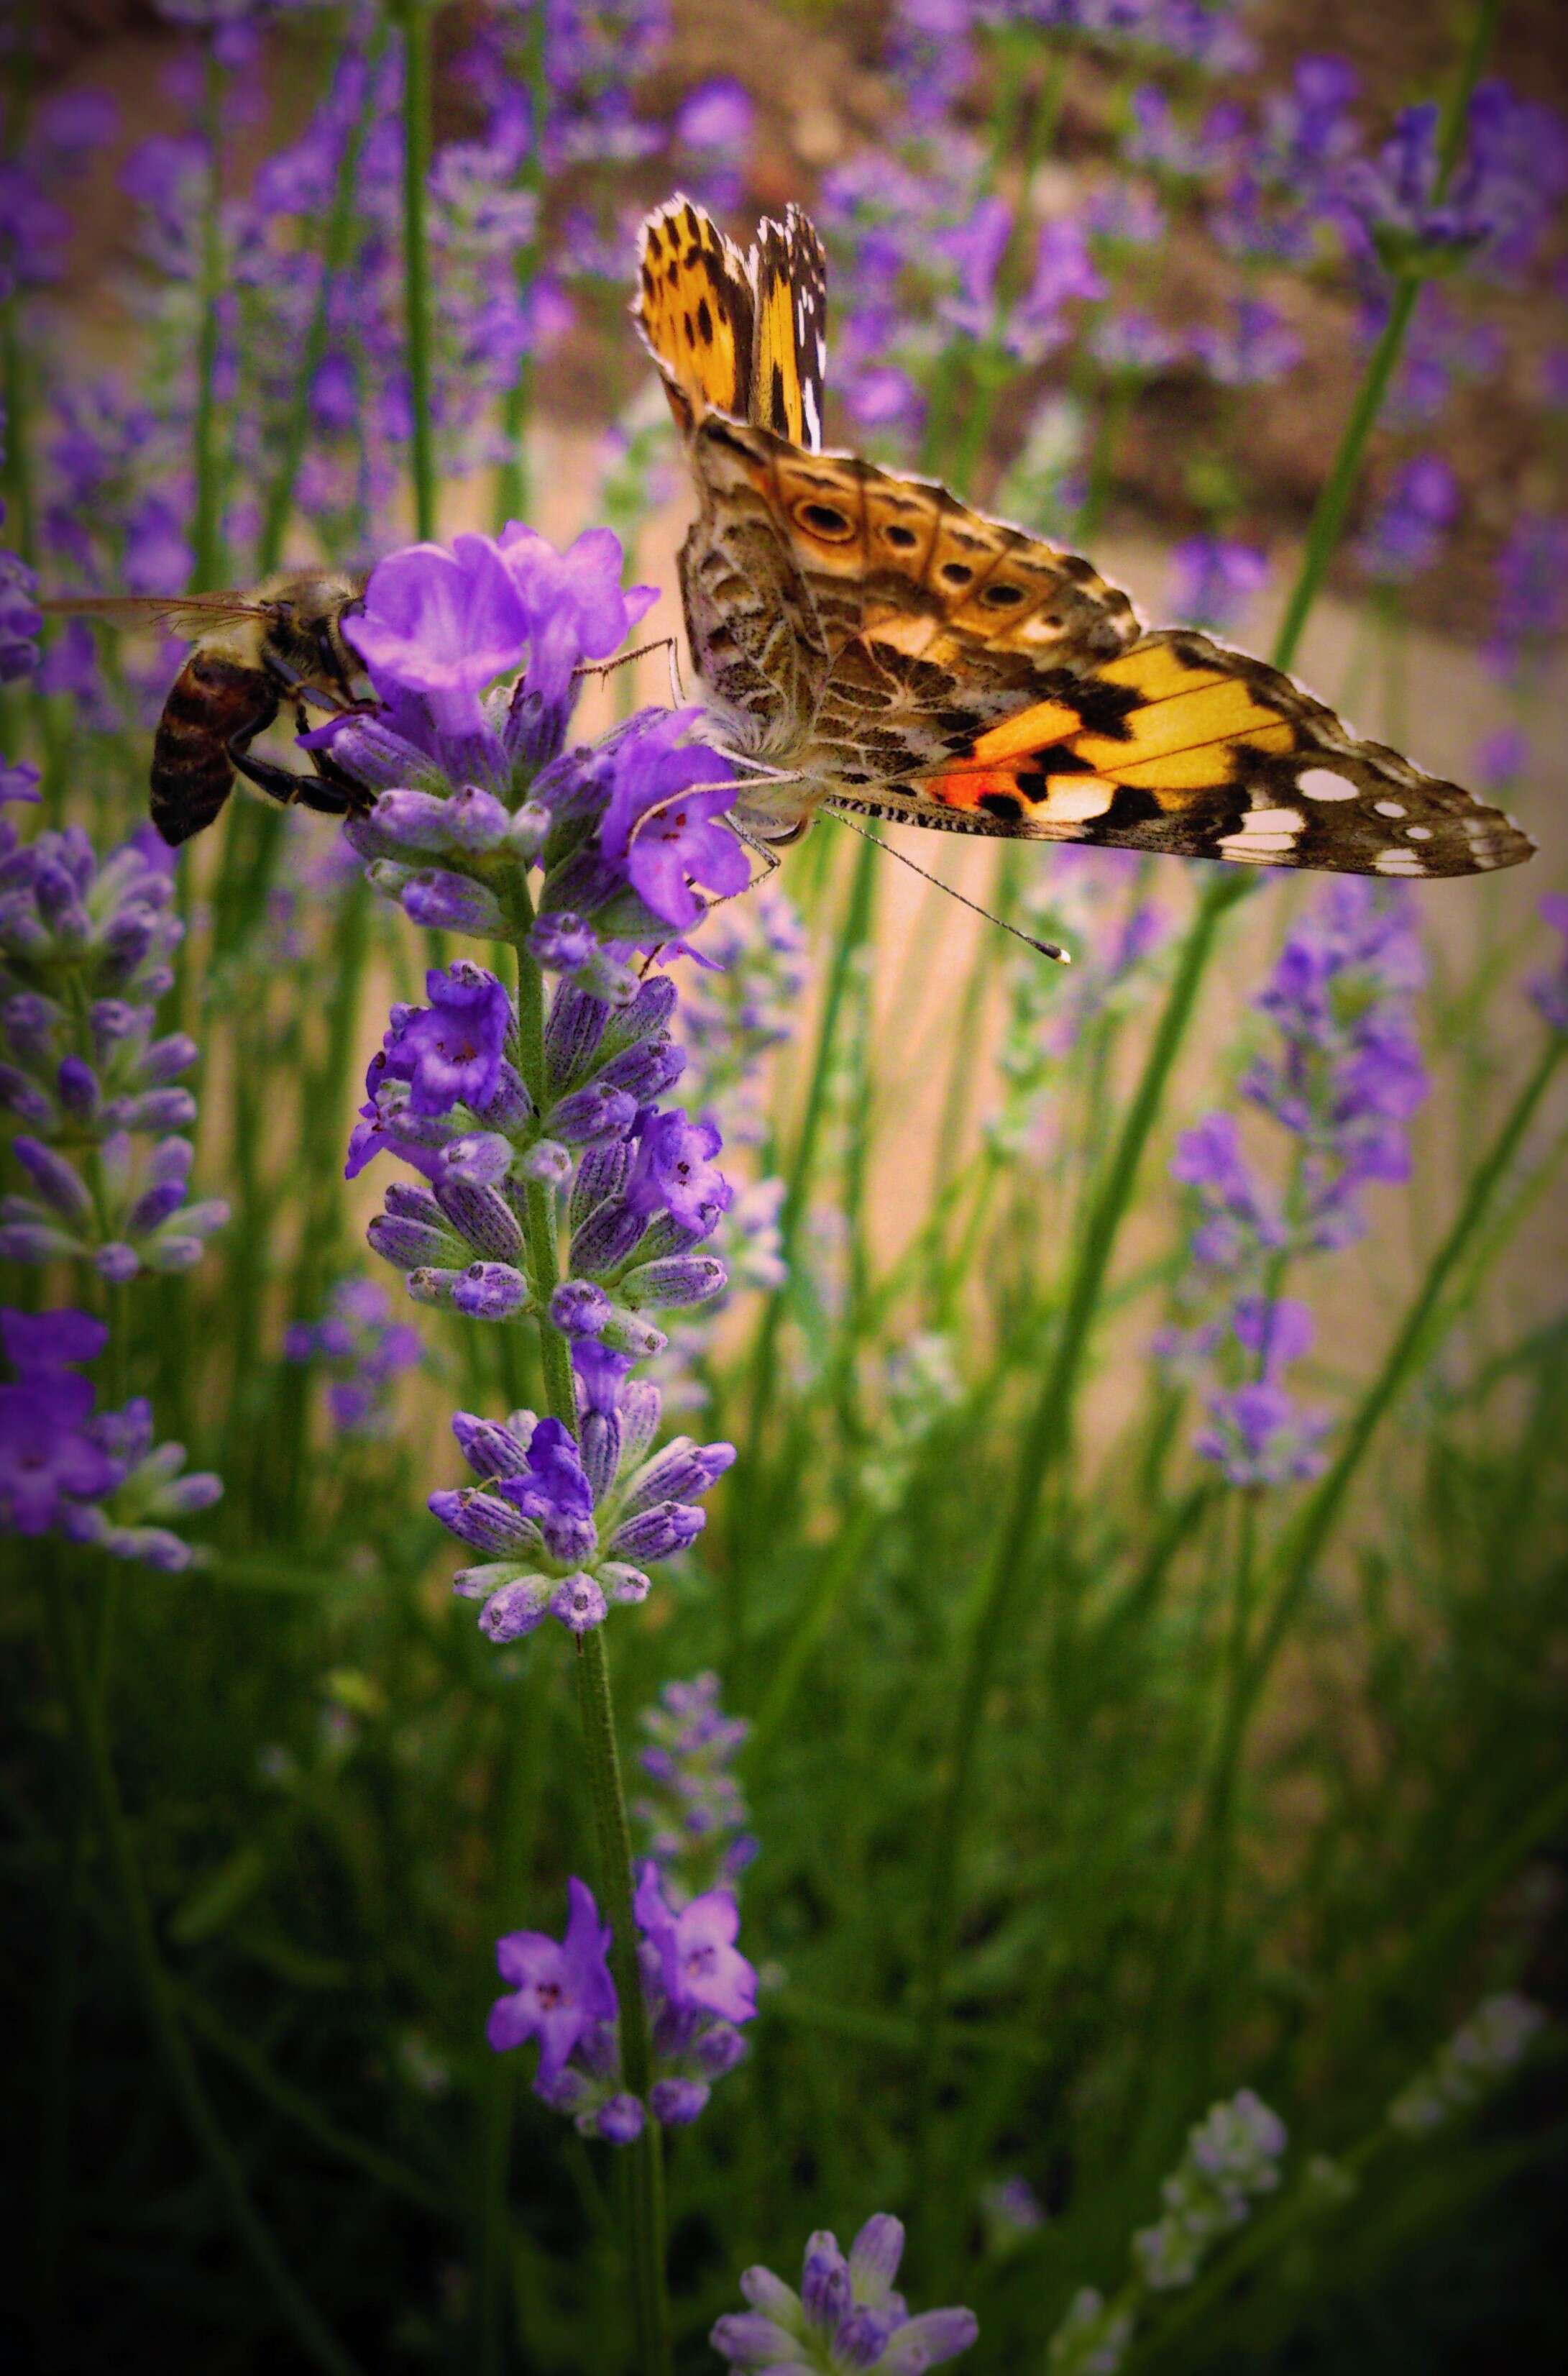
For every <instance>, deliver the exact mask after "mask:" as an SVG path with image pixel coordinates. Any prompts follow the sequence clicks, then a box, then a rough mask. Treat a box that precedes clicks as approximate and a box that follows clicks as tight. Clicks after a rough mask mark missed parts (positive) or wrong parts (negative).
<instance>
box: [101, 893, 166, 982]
mask: <svg viewBox="0 0 1568 2376" xmlns="http://www.w3.org/2000/svg"><path fill="white" fill-rule="evenodd" d="M157 933H158V926H157V923H156V921H154V919H153V918H152V917H151V916H149V915H148V914H147V913H146V912H145V911H144V910H141V909H135V908H127V909H125V910H123V912H122V913H121V914H120V915H118V916H116V917H115V919H114V921H113V923H112V924H111V925H110V927H109V929H108V931H107V932H106V933H104V935H103V940H102V944H101V959H100V973H101V979H102V980H103V981H104V982H105V983H107V984H108V985H109V986H110V987H111V988H113V987H114V986H116V985H123V984H124V983H125V982H128V981H129V980H130V979H131V976H132V975H133V974H135V973H139V972H140V970H141V968H142V967H143V966H144V965H145V964H146V962H147V959H148V956H150V954H151V951H152V944H153V942H154V940H155V939H156V937H157Z"/></svg>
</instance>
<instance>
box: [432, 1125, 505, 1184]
mask: <svg viewBox="0 0 1568 2376" xmlns="http://www.w3.org/2000/svg"><path fill="white" fill-rule="evenodd" d="M511 1160H512V1149H511V1147H510V1146H509V1145H508V1143H507V1142H506V1140H505V1139H504V1138H503V1137H502V1136H501V1135H500V1133H499V1132H498V1131H493V1130H486V1131H473V1132H470V1134H469V1135H468V1136H467V1137H466V1138H455V1139H453V1140H452V1142H451V1144H450V1145H449V1146H447V1147H445V1149H444V1151H443V1153H442V1157H441V1169H442V1172H443V1175H444V1177H445V1179H447V1180H451V1181H457V1182H459V1183H460V1184H461V1185H462V1186H463V1187H465V1188H488V1187H490V1186H491V1185H492V1184H493V1182H495V1181H497V1180H504V1179H505V1176H506V1171H507V1169H508V1167H509V1165H510V1163H511Z"/></svg>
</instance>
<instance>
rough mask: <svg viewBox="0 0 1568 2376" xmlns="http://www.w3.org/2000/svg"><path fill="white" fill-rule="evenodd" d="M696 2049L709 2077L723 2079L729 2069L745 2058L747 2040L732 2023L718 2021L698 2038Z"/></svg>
mask: <svg viewBox="0 0 1568 2376" xmlns="http://www.w3.org/2000/svg"><path fill="white" fill-rule="evenodd" d="M745 2051H746V2041H745V2039H744V2038H743V2037H742V2036H741V2033H740V2031H739V2030H738V2029H737V2028H735V2026H734V2025H733V2024H732V2023H731V2022H728V2021H716V2022H715V2023H714V2025H713V2027H712V2028H711V2029H708V2030H705V2031H704V2032H703V2034H702V2036H701V2037H699V2038H698V2040H697V2042H696V2047H695V2054H696V2058H697V2061H699V2062H700V2063H701V2064H702V2067H703V2069H704V2070H705V2071H706V2072H707V2075H708V2077H709V2078H710V2079H722V2078H723V2076H724V2074H725V2073H726V2072H727V2071H733V2069H734V2068H735V2065H736V2063H737V2062H740V2061H742V2060H743V2059H744V2056H745Z"/></svg>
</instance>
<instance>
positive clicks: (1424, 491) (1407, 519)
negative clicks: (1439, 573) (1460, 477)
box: [1357, 454, 1459, 586]
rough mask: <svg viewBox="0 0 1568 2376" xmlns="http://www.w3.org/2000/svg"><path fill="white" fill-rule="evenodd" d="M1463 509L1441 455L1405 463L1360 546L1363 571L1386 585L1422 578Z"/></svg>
mask: <svg viewBox="0 0 1568 2376" xmlns="http://www.w3.org/2000/svg"><path fill="white" fill-rule="evenodd" d="M1458 508H1459V487H1458V481H1456V479H1455V476H1454V472H1453V470H1452V469H1450V467H1449V465H1448V464H1447V463H1446V462H1445V461H1444V460H1443V457H1442V456H1441V455H1438V454H1418V455H1416V456H1414V457H1412V459H1411V460H1409V461H1408V462H1406V463H1404V464H1402V465H1401V467H1400V469H1399V470H1398V471H1397V473H1396V476H1395V480H1394V483H1393V485H1392V487H1391V488H1390V489H1389V492H1388V494H1387V496H1386V497H1385V499H1384V504H1383V505H1382V508H1381V509H1380V510H1379V511H1378V513H1377V514H1376V516H1375V517H1374V518H1373V520H1372V525H1371V527H1370V528H1369V529H1368V530H1367V533H1366V535H1365V536H1364V537H1363V538H1362V540H1361V542H1360V546H1359V547H1358V550H1357V558H1358V560H1359V561H1360V564H1361V567H1362V568H1363V569H1364V570H1365V571H1366V573H1367V575H1368V576H1369V577H1375V578H1377V579H1379V580H1380V581H1381V582H1382V583H1383V584H1384V585H1385V586H1397V585H1402V584H1404V583H1405V582H1406V581H1407V580H1408V579H1409V578H1412V577H1419V576H1420V574H1421V572H1422V571H1423V570H1424V569H1430V568H1431V565H1432V563H1433V562H1434V561H1435V560H1436V558H1437V556H1438V553H1439V552H1441V550H1442V546H1443V538H1444V537H1445V536H1446V534H1447V532H1448V530H1449V529H1451V528H1452V527H1453V525H1454V520H1455V515H1456V513H1457V511H1458Z"/></svg>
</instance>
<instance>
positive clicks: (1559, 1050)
mask: <svg viewBox="0 0 1568 2376" xmlns="http://www.w3.org/2000/svg"><path fill="white" fill-rule="evenodd" d="M1565 1055H1568V1037H1565V1036H1564V1035H1563V1034H1562V1032H1556V1031H1554V1032H1553V1033H1552V1034H1551V1036H1550V1039H1549V1040H1548V1041H1547V1044H1546V1047H1545V1048H1544V1050H1543V1051H1542V1052H1541V1055H1540V1058H1539V1060H1538V1063H1537V1064H1536V1067H1535V1070H1534V1071H1533V1072H1532V1073H1531V1075H1530V1076H1529V1078H1528V1079H1527V1080H1526V1083H1525V1086H1524V1087H1523V1088H1522V1089H1521V1090H1520V1092H1519V1094H1518V1096H1517V1097H1516V1098H1515V1101H1514V1104H1513V1107H1512V1109H1511V1110H1510V1111H1509V1114H1508V1117H1507V1119H1506V1121H1505V1122H1504V1123H1503V1127H1502V1129H1501V1130H1500V1131H1499V1132H1498V1134H1497V1136H1496V1137H1495V1138H1494V1139H1493V1141H1492V1143H1491V1146H1490V1147H1489V1148H1488V1149H1487V1152H1486V1153H1485V1155H1483V1156H1482V1158H1481V1159H1480V1161H1479V1163H1478V1164H1477V1166H1476V1168H1475V1170H1474V1171H1472V1173H1471V1174H1470V1182H1469V1186H1468V1188H1467V1191H1466V1194H1465V1197H1464V1201H1463V1203H1462V1204H1461V1206H1460V1207H1459V1210H1458V1213H1457V1214H1456V1215H1455V1219H1454V1224H1453V1227H1452V1228H1451V1229H1450V1230H1449V1232H1448V1235H1447V1236H1446V1238H1444V1240H1443V1243H1442V1245H1441V1246H1439V1248H1438V1250H1437V1252H1436V1253H1435V1254H1433V1256H1432V1258H1431V1263H1430V1265H1428V1268H1427V1274H1426V1277H1425V1278H1424V1279H1423V1280H1422V1282H1421V1286H1420V1292H1419V1293H1418V1294H1417V1297H1416V1300H1415V1301H1414V1302H1413V1303H1412V1304H1411V1306H1410V1309H1409V1311H1408V1313H1406V1315H1405V1324H1404V1325H1403V1327H1402V1328H1401V1329H1400V1331H1399V1334H1398V1335H1397V1337H1396V1338H1395V1340H1394V1342H1393V1344H1392V1345H1391V1346H1390V1347H1389V1349H1388V1352H1387V1354H1386V1355H1385V1356H1384V1364H1383V1367H1382V1369H1381V1370H1380V1371H1379V1372H1378V1373H1377V1376H1376V1377H1375V1378H1374V1379H1373V1381H1372V1384H1371V1385H1370V1386H1369V1387H1368V1389H1367V1391H1366V1393H1365V1395H1364V1396H1362V1398H1361V1402H1360V1408H1359V1409H1358V1410H1357V1412H1356V1415H1355V1417H1354V1418H1353V1419H1352V1420H1351V1422H1350V1426H1349V1430H1348V1433H1347V1435H1346V1439H1345V1443H1344V1447H1343V1449H1342V1450H1341V1452H1340V1455H1339V1457H1338V1459H1337V1460H1336V1462H1335V1463H1334V1466H1333V1467H1332V1468H1330V1469H1329V1471H1328V1473H1327V1474H1326V1476H1324V1479H1322V1481H1321V1482H1320V1483H1319V1485H1318V1486H1317V1487H1316V1489H1315V1491H1313V1495H1312V1497H1311V1499H1310V1500H1309V1501H1308V1502H1307V1503H1306V1504H1305V1506H1304V1507H1303V1509H1302V1510H1301V1513H1300V1515H1299V1516H1298V1518H1297V1521H1296V1524H1295V1525H1294V1527H1292V1528H1291V1530H1290V1533H1289V1537H1288V1538H1287V1540H1286V1544H1285V1547H1284V1550H1283V1551H1282V1554H1281V1558H1280V1561H1279V1568H1280V1571H1281V1573H1280V1580H1279V1584H1278V1586H1277V1591H1276V1594H1275V1598H1274V1603H1273V1606H1272V1607H1271V1609H1270V1610H1269V1612H1268V1616H1267V1618H1266V1619H1265V1622H1264V1627H1263V1632H1262V1634H1261V1636H1260V1638H1259V1641H1258V1645H1257V1647H1256V1649H1255V1650H1254V1651H1253V1655H1252V1657H1251V1659H1250V1660H1249V1662H1248V1668H1247V1674H1246V1679H1245V1682H1244V1685H1243V1688H1242V1693H1241V1705H1240V1707H1239V1709H1238V1714H1237V1725H1238V1730H1239V1731H1243V1730H1244V1729H1245V1725H1246V1721H1247V1718H1248V1717H1249V1715H1250V1714H1251V1711H1252V1709H1253V1707H1254V1706H1255V1705H1256V1703H1257V1698H1258V1694H1259V1693H1260V1692H1261V1691H1262V1689H1263V1687H1264V1684H1265V1682H1266V1681H1267V1680H1268V1676H1269V1673H1270V1670H1271V1669H1272V1668H1273V1665H1274V1661H1275V1659H1276V1658H1277V1656H1278V1655H1279V1648H1280V1645H1281V1644H1282V1642H1283V1641H1284V1639H1285V1636H1286V1634H1288V1633H1289V1628H1290V1625H1291V1622H1292V1621H1293V1620H1294V1618H1295V1615H1296V1612H1297V1610H1298V1609H1299V1608H1300V1607H1301V1600H1302V1598H1303V1596H1304V1594H1305V1593H1306V1590H1307V1587H1308V1586H1309V1584H1310V1583H1311V1581H1312V1578H1313V1572H1314V1570H1315V1568H1316V1566H1317V1562H1318V1560H1319V1559H1320V1557H1321V1556H1322V1553H1323V1549H1324V1544H1325V1543H1326V1542H1327V1540H1328V1537H1329V1534H1330V1532H1331V1530H1332V1528H1333V1526H1334V1522H1335V1520H1336V1518H1337V1516H1338V1515H1339V1512H1340V1509H1341V1507H1342V1505H1343V1503H1344V1501H1345V1497H1346V1494H1347V1493H1348V1491H1349V1490H1350V1487H1351V1485H1352V1483H1353V1482H1354V1480H1355V1478H1356V1475H1357V1472H1358V1471H1359V1469H1360V1466H1361V1462H1362V1461H1363V1459H1364V1458H1365V1457H1366V1454H1367V1451H1368V1448H1369V1446H1370V1445H1371V1443H1372V1438H1373V1436H1374V1435H1375V1434H1376V1432H1377V1430H1378V1427H1379V1425H1380V1424H1381V1422H1382V1420H1384V1416H1385V1415H1386V1413H1387V1412H1388V1410H1389V1408H1390V1407H1391V1406H1392V1405H1393V1403H1394V1402H1395V1400H1396V1397H1397V1396H1398V1395H1399V1394H1400V1392H1401V1390H1402V1389H1403V1387H1404V1386H1405V1385H1406V1384H1407V1382H1408V1379H1409V1377H1410V1374H1411V1372H1412V1371H1413V1370H1414V1369H1415V1367H1416V1364H1417V1362H1418V1361H1419V1360H1420V1358H1421V1356H1422V1355H1423V1354H1424V1353H1425V1352H1426V1351H1427V1350H1428V1348H1429V1346H1430V1343H1431V1337H1432V1334H1433V1331H1432V1329H1431V1321H1432V1318H1433V1315H1434V1313H1436V1311H1437V1309H1438V1307H1439V1305H1440V1304H1441V1302H1442V1301H1443V1294H1444V1291H1445V1289H1447V1286H1448V1282H1449V1280H1450V1279H1451V1278H1452V1277H1453V1276H1454V1273H1455V1270H1456V1268H1457V1267H1458V1265H1459V1264H1460V1262H1461V1261H1462V1260H1463V1258H1464V1256H1465V1253H1466V1252H1467V1248H1468V1246H1469V1244H1470V1241H1471V1240H1472V1238H1473V1237H1474V1236H1475V1234H1476V1231H1477V1230H1478V1229H1479V1226H1480V1223H1481V1220H1482V1218H1483V1217H1484V1215H1485V1214H1486V1211H1487V1208H1488V1206H1490V1205H1491V1200H1492V1197H1493V1196H1494V1195H1495V1194H1496V1192H1497V1190H1498V1188H1499V1187H1500V1186H1501V1184H1502V1182H1503V1180H1504V1179H1505V1178H1506V1176H1507V1174H1508V1171H1509V1170H1510V1168H1511V1166H1512V1164H1513V1162H1514V1158H1515V1156H1516V1155H1517V1154H1518V1151H1519V1148H1520V1146H1521V1145H1522V1144H1523V1141H1524V1138H1525V1134H1526V1131H1527V1130H1528V1129H1529V1126H1530V1123H1531V1121H1532V1120H1533V1118H1534V1116H1535V1112H1536V1109H1537V1107H1538V1105H1539V1104H1540V1101H1541V1099H1542V1098H1543V1097H1544V1096H1545V1094H1546V1090H1547V1087H1548V1086H1549V1084H1550V1080H1551V1078H1552V1075H1553V1074H1554V1073H1555V1072H1556V1070H1557V1068H1558V1066H1559V1065H1560V1064H1561V1063H1562V1060H1563V1057H1564V1056H1565Z"/></svg>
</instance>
